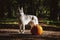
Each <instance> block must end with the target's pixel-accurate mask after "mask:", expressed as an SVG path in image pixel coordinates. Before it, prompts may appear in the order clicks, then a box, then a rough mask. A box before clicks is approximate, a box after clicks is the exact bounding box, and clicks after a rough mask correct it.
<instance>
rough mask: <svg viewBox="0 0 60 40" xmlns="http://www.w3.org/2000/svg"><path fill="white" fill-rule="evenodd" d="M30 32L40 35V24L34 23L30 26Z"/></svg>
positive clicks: (41, 30) (41, 31)
mask: <svg viewBox="0 0 60 40" xmlns="http://www.w3.org/2000/svg"><path fill="white" fill-rule="evenodd" d="M31 33H32V34H35V35H42V33H43V29H42V27H41V26H40V25H36V26H34V27H32V29H31Z"/></svg>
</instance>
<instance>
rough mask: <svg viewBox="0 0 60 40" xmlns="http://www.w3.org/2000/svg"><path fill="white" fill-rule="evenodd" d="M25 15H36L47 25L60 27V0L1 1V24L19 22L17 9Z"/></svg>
mask: <svg viewBox="0 0 60 40" xmlns="http://www.w3.org/2000/svg"><path fill="white" fill-rule="evenodd" d="M18 6H20V7H22V6H23V7H24V13H25V14H31V15H36V16H37V17H38V18H39V20H43V22H45V23H46V24H51V25H57V26H60V0H0V23H2V22H3V23H4V22H8V21H10V22H13V21H14V22H17V16H16V11H17V7H18Z"/></svg>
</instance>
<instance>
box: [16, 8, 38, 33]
mask: <svg viewBox="0 0 60 40" xmlns="http://www.w3.org/2000/svg"><path fill="white" fill-rule="evenodd" d="M18 11H19V12H18V13H17V15H18V21H19V26H20V32H22V33H24V32H25V25H27V24H30V25H31V26H32V25H37V24H38V18H37V17H36V16H34V15H25V14H24V12H23V7H22V8H21V9H20V8H18ZM22 27H23V31H21V30H22Z"/></svg>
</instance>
